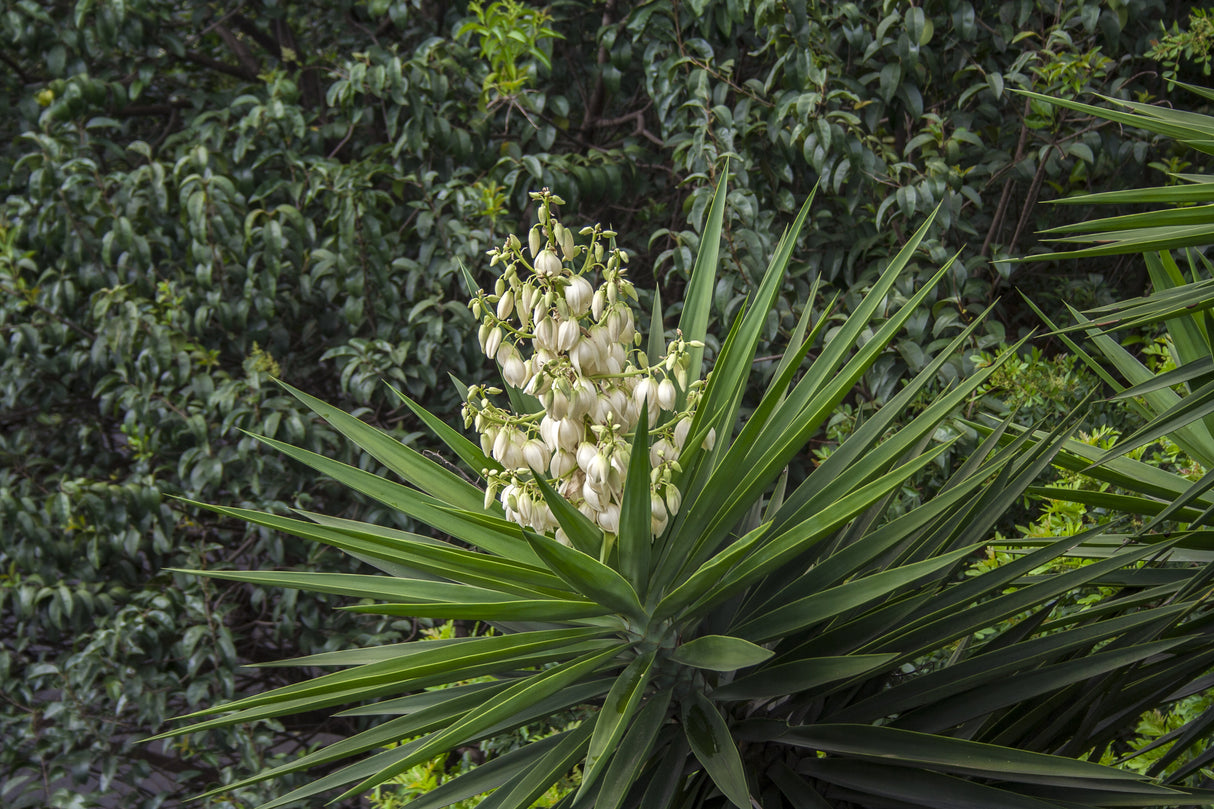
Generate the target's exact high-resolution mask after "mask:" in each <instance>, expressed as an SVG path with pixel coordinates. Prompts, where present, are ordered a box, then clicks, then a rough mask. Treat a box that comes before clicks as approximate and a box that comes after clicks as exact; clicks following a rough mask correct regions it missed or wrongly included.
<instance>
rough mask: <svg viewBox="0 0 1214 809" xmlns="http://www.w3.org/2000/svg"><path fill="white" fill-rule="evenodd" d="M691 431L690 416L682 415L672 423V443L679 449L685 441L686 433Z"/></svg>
mask: <svg viewBox="0 0 1214 809" xmlns="http://www.w3.org/2000/svg"><path fill="white" fill-rule="evenodd" d="M690 432H691V416H684V417H683V418H681V419H679V420H678V422H677V423H676V424H675V425H674V445H675V446H676V447H678V448H679V449H682V448H683V444H685V443H687V434H688V433H690Z"/></svg>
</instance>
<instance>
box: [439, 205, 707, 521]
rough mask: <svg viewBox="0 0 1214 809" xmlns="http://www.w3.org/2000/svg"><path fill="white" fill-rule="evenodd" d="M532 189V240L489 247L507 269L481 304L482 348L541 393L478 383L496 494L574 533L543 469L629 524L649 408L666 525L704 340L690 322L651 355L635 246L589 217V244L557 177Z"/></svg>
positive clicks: (657, 510) (511, 507) (653, 480)
mask: <svg viewBox="0 0 1214 809" xmlns="http://www.w3.org/2000/svg"><path fill="white" fill-rule="evenodd" d="M532 199H534V200H535V201H536V202H537V203H538V219H539V221H538V223H537V224H536V225H535V226H533V227H532V228H531V230H530V231H529V232H528V234H527V243H526V245H524V244H523V241H522V240H521V239H519V238H518V237H517V236H513V235H512V236H510V237H508V238H507V239H506V241H505V243H504V244H503V245H502V246H501V247H499V248H494V249H493V250H490V251H489V255H490V266H497V265H502V271H501V275H500V276H499V277H498V278H497V279H496V281H495V283H494V288H493V292H492V293H486V292H485V291H484V290H480V291H478V293H477V294H476V296H475V297H474V298H473V299H472V301H471V302H470V304H469V306H470V308H471V309H472V313H473V316H474V317H476V318H477V319H479V320H480V321H481V325H480V327H479V329H478V332H477V339H478V342H479V344H480V347H481V350H482V351H483V352H484V353H485V355H486V356H487V357H489V358H490V359H492V360H494V361H495V362H496V363H497V365H498V367H499V368H500V370H501V374H502V378H503V379H504V380H505V381H506V383H507V384H508V385H510V386H511V387H513V388H516V389H517V390H520V391H523V392H525V393H527V394H530V395H532V396H534V397H535V398H536V399H538V400H539V402H540V404H541V405H542V407H543V410H542V411H541V412H539V413H535V414H530V415H520V414H516V413H514V412H512V411H510V410H508V409H505V408H502V407H499V406H497V405H495V404H494V403H493V402H492V400H491V399H490V396H492V395H494V394H500V393H501V391H500V390H498V389H495V388H490V387H486V386H483V385H479V386H473V387H471V388H470V389H469V393H468V398H467V401H466V403H465V404H464V408H463V415H464V422H465V426H466V427H469V428H473V429H475V431H476V432H477V433H478V434H479V435H480V443H481V448H482V450H483V451H484V452H485V453H486V454H487V455H489V456H490V457H492V458H493V459H494V460H495V461H497V462H498V463H500V464H501V466H502V471H500V472H486V479H487V481H488V485H487V487H486V493H485V503H486V507H488V505H489V504H491V503H492V502H493V501H494V500H495V499H496V500H498V501H500V502H501V504H502V506H503V507H504V509H505V511H506V517H507V518H508V519H510V520H512V521H514V522H517V523H519V524H520V525H524V526H527V527H530V528H532V529H534V530H536V531H539V532H542V533H548V532H554V535H555V536H556V538H557V539H560V540H563V541H567V538H566V537H564V532H563V531H561V530H560V528H559V525H558V523H557V521H556V518H555V517H554V516H553V514H552V511H551V509H549V508H548V505H547V503H546V501H545V500H544V498H543V496H542V494H541V492H540V489H539V487H538V485H537V484H536V483H535V481H534V479H533V476H534V475H544V476H545V477H546V479H547V480H548V481H549V482H550V483H551V484H552V486H553V488H555V489H556V490H557V491H558V492H559V493H560V494H561V495H562V496H563V497H565V498H566V499H567V500H569V502H570V503H572V504H573V505H574V506H575V507H576V508H577V509H578V510H579V511H581V512H582V514H584V515H585V516H586V517H588V518H589V519H590V520H592V521H593V522H594V523H595V524H596V525H598V526H599V528H601V529H602V530H603V531H604V532H605V533H606V534H609V535H615V534H618V531H619V519H620V506H621V503H622V499H623V487H624V480H625V479H626V478H627V469H628V461H629V458H630V456H631V452H632V440H633V438H634V432H635V429H636V425H637V423H638V422H639V420H640V416H641V413H642V412H645V414H646V416H647V423H648V424H650V425H652V428H651V430H650V447H649V460H650V469H651V473H650V485H651V492H650V504H651V521H650V529H651V531H652V534H653V535H654V536H657V535H659V534H661V533H662V531H664V530H665V529H666V526H667V524H668V523H669V521H670V519H671V518H672V517H674V516H675V515H676V514H677V513H678V510H679V505H680V503H681V500H682V497H681V494H680V493H679V491H678V490H677V488H676V487H675V486H674V485H673V483H672V479H673V476H674V474H675V473H676V472H678V471H680V468H679V466H678V459H679V454H680V452H681V450H682V448H683V445H684V443H685V442H686V440H687V436H688V433H689V432H690V427H691V420H692V416H693V415H694V413H695V407H696V405H697V403H698V402H699V399H700V395H701V391H702V389H703V385H704V383H703V382H702V381H701V382H696V383H694V384H692V385H691V386H690V387H689V386H688V385H687V367H688V363H689V361H690V349H691V348H692V347H693V345H696V344H693V343H692V342H690V341H686V340H684V339H683V337H682V335H681V334H680V335H678V336H677V337H676V338H675V339H674V340H672V341H671V342H670V343H669V345H668V348H667V353H666V354H665V355H664V356H663V357H661V358H660V359H659V360H658V361H657V362H655V363H654V364H652V365H650V364H649V362H648V359H647V358H646V355H645V353H644V352H643V351H642V350H641V349H640V345H641V335H640V333H639V332H638V331H637V329H636V321H635V318H634V316H633V309H632V305H631V303H630V302H635V301H636V300H637V294H636V290H635V288H634V287H633V285H632V282H631V281H629V280H628V278H627V272H626V265H627V264H628V256H627V254H626V253H625V252H624V251H623V250H621V249H619V248H618V247H616V246H615V243H614V238H615V235H616V234H615V233H614V232H613V231H610V230H605V229H603V228H602V227H601V226H600V225H595V226H593V227H586V228H583V229H581V231H579V233H578V234H577V236H580V237H581V238H582V239H583V240H587V239H588V243H582V244H579V243H578V239H577V236H575V234H574V233H573V231H572V230H570V229H569V228H567V227H565V226H564V225H563V224H562V223H561V222H560V221H559V220H558V219H557V217H556V214H555V212H554V211H553V208H554V207H555V206H559V205H561V204H563V202H562V201H561V199H560V198H559V197H557V196H556V195H554V194H552V193H551V192H550V191H548V190H547V189H545V190H544V191H541V192H537V193H533V194H532ZM528 257H530V259H529V258H528ZM579 262H580V266H579ZM595 279H598V284H597V286H596V284H595ZM680 392H684V393H685V396H684V397H683V399H682V407H681V409H679V410H678V411H677V412H676V407H679V402H680ZM712 438H713V436H710V437H709V441H711V440H712Z"/></svg>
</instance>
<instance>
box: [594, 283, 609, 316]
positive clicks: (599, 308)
mask: <svg viewBox="0 0 1214 809" xmlns="http://www.w3.org/2000/svg"><path fill="white" fill-rule="evenodd" d="M606 303H607V293H606V292H604V291H603V288H602V287H599V288H598V289H596V290H595V291H594V298H592V299H591V301H590V314H592V315H594V319H595V320H602V319H603V306H604V305H605V304H606Z"/></svg>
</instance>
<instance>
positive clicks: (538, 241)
mask: <svg viewBox="0 0 1214 809" xmlns="http://www.w3.org/2000/svg"><path fill="white" fill-rule="evenodd" d="M527 242H528V245H527V246H528V247H530V248H531V257H532V258H535V257H536V256H538V255H539V254H540V250H543V249H544V234H543V231H542V230H541V229H540V226H539V225H536V226H535V227H533V228H531V232H530V233H528V234H527Z"/></svg>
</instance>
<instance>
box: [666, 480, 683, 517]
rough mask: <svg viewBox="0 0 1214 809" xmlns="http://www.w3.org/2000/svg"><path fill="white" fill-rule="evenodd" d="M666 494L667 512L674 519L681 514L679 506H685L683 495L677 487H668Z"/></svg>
mask: <svg viewBox="0 0 1214 809" xmlns="http://www.w3.org/2000/svg"><path fill="white" fill-rule="evenodd" d="M664 494H665V495H666V510H667V511H668V512H670V516H672V517H673V516H675V515H677V514H678V513H679V506H681V505H683V493H682V492H680V491H679V490H678V488H677V487H675V486H667V487H666V491H665V492H664Z"/></svg>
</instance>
